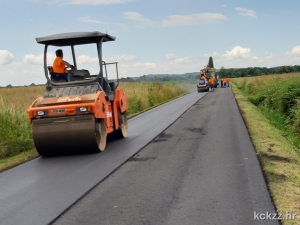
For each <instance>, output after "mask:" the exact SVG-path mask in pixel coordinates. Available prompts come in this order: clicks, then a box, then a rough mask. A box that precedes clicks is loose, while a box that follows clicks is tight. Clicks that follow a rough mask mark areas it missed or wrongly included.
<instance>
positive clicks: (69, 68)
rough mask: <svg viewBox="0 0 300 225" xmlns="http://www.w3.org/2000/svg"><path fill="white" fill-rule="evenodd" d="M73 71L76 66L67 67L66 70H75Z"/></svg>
mask: <svg viewBox="0 0 300 225" xmlns="http://www.w3.org/2000/svg"><path fill="white" fill-rule="evenodd" d="M73 69H75V66H73V65H70V66H66V70H68V71H70V70H73Z"/></svg>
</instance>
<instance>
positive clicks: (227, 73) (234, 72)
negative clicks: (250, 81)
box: [218, 65, 300, 78]
mask: <svg viewBox="0 0 300 225" xmlns="http://www.w3.org/2000/svg"><path fill="white" fill-rule="evenodd" d="M296 72H300V66H298V65H295V66H278V67H272V68H267V67H248V68H238V69H225V68H224V67H223V66H222V67H221V69H220V71H219V73H218V74H219V76H220V77H231V78H235V77H252V76H261V75H268V74H283V73H296Z"/></svg>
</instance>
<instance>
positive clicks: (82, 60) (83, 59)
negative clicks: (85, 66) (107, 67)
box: [76, 55, 98, 64]
mask: <svg viewBox="0 0 300 225" xmlns="http://www.w3.org/2000/svg"><path fill="white" fill-rule="evenodd" d="M76 62H77V63H79V64H81V63H94V62H98V57H95V58H93V57H91V56H89V55H80V56H78V57H77V59H76Z"/></svg>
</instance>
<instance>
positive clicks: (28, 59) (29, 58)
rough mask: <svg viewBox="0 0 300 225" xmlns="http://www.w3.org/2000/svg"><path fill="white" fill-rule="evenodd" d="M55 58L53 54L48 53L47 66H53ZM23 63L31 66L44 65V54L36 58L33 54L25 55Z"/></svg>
mask: <svg viewBox="0 0 300 225" xmlns="http://www.w3.org/2000/svg"><path fill="white" fill-rule="evenodd" d="M54 58H55V56H54V55H53V54H51V53H47V64H48V65H51V64H52V63H53V60H54ZM23 62H24V63H26V64H31V65H43V63H44V54H40V55H38V56H35V55H33V54H28V55H25V56H24V58H23Z"/></svg>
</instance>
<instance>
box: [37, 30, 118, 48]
mask: <svg viewBox="0 0 300 225" xmlns="http://www.w3.org/2000/svg"><path fill="white" fill-rule="evenodd" d="M101 38H103V42H106V41H114V40H115V39H116V38H115V37H113V36H110V35H108V34H103V33H100V32H98V31H95V32H71V33H63V34H55V35H50V36H46V37H38V38H36V41H37V43H39V44H45V45H53V46H70V45H83V44H90V43H97V42H99V41H100V40H101Z"/></svg>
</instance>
